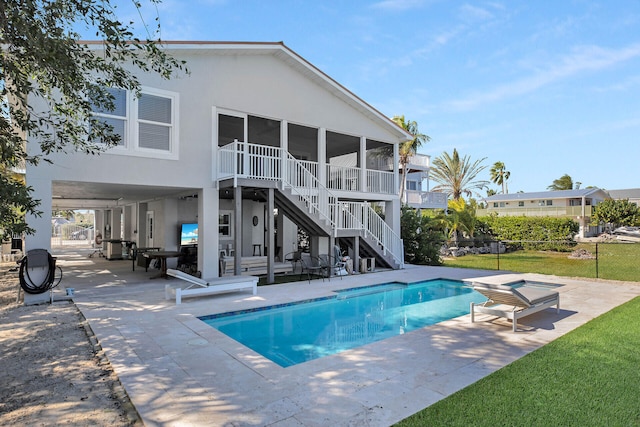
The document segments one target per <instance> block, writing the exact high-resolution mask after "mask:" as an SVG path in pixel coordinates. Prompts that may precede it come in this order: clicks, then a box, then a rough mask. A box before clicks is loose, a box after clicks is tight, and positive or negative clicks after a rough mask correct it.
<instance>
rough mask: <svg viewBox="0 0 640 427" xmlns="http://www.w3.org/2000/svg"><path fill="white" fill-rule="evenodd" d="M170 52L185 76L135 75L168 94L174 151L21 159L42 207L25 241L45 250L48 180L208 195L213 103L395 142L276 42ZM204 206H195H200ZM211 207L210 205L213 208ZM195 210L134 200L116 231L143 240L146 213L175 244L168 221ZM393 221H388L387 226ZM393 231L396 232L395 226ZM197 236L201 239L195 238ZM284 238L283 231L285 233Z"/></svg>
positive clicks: (210, 267)
mask: <svg viewBox="0 0 640 427" xmlns="http://www.w3.org/2000/svg"><path fill="white" fill-rule="evenodd" d="M273 51H276V52H275V53H273ZM170 53H171V54H173V55H174V56H175V57H177V58H178V59H185V60H186V61H187V68H188V69H189V71H190V74H189V75H186V74H184V73H183V74H182V75H180V76H178V77H175V78H173V79H172V80H169V81H167V80H163V79H161V78H160V77H158V76H156V75H153V74H145V75H139V79H140V83H141V85H142V86H143V88H151V89H161V90H164V91H169V92H174V93H177V98H176V103H175V108H176V109H177V110H176V116H175V126H176V127H177V131H176V140H175V141H173V143H174V144H176V146H177V147H178V148H177V150H178V151H177V156H176V158H175V159H172V158H166V157H167V156H161V157H164V158H158V157H150V156H148V155H144V154H141V153H129V154H128V155H121V154H115V153H114V152H106V153H102V154H101V155H96V156H93V155H85V154H82V153H74V152H72V151H70V152H69V153H62V154H54V155H51V156H50V157H49V158H50V159H51V160H52V164H48V163H44V162H43V163H40V164H39V165H38V167H33V166H28V167H27V182H28V185H32V186H34V189H35V192H34V196H35V198H38V199H41V200H43V205H42V208H43V210H44V211H45V216H44V217H43V218H42V219H37V218H31V219H30V220H29V221H30V223H31V225H32V226H34V225H35V226H36V228H37V230H38V234H36V235H35V236H32V237H28V238H27V246H28V247H31V248H34V247H43V248H47V249H50V239H49V228H50V223H49V220H48V217H47V212H50V205H51V203H50V200H51V183H52V181H70V182H73V181H78V182H89V183H110V184H121V185H131V184H134V185H148V186H163V187H175V188H176V191H178V190H181V189H184V188H191V189H194V190H196V191H200V190H202V189H206V190H207V191H208V193H207V194H208V195H210V196H211V197H213V196H214V195H217V194H218V193H217V192H218V190H217V188H216V185H215V182H214V181H213V177H215V176H216V174H215V169H214V165H215V151H214V149H213V147H216V146H217V133H216V129H217V123H216V122H215V114H212V111H213V112H214V113H215V111H217V110H218V109H223V110H232V111H237V112H240V113H247V114H251V115H255V116H261V117H266V118H272V119H276V120H286V121H288V122H289V123H293V124H300V125H305V126H309V127H313V128H318V129H326V130H327V131H334V132H339V133H343V134H347V135H353V136H357V137H360V138H369V139H372V140H376V141H382V142H389V143H397V142H398V141H399V139H400V138H401V135H400V134H399V133H398V132H397V130H394V129H393V128H392V127H390V126H388V124H385V125H383V122H382V118H381V117H380V116H376V114H375V113H374V112H373V111H372V110H371V109H370V107H368V106H365V105H364V104H362V103H361V101H353V102H354V104H351V103H347V102H345V101H344V100H343V99H341V97H345V96H350V95H348V94H347V95H345V94H346V93H347V92H346V91H344V90H343V89H340V88H337V87H336V86H335V85H334V86H331V84H330V85H322V86H321V85H320V84H319V83H318V81H322V80H323V79H325V81H328V79H327V78H326V76H324V77H323V76H322V75H321V73H317V72H315V71H312V67H311V66H310V65H309V64H306V63H304V62H303V61H301V60H299V59H297V58H296V57H295V55H292V54H290V53H288V52H287V51H285V50H283V51H278V49H271V51H268V52H267V53H263V54H252V53H251V52H241V54H229V52H228V51H227V52H225V53H224V54H217V52H216V51H215V50H207V49H206V48H199V49H197V50H193V51H189V50H188V49H178V50H175V51H170ZM290 63H293V64H294V65H295V68H294V67H292V66H291V65H290ZM301 64H302V66H301ZM352 99H356V98H355V97H353V98H352ZM359 102H360V104H359ZM354 105H357V106H358V107H354ZM257 142H259V141H257ZM34 148H37V145H35V144H33V142H30V144H29V149H30V150H33V149H34ZM131 154H134V155H131ZM321 170H322V171H324V168H322V167H321ZM47 202H49V203H48V204H47ZM227 202H228V201H227V200H220V204H219V209H228V210H233V204H232V203H231V204H229V206H227ZM396 205H399V204H396ZM48 206H49V207H48ZM209 208H210V207H209V206H203V207H202V209H204V210H206V209H209ZM211 208H214V209H217V208H218V206H211ZM197 209H198V207H197V205H196V206H192V207H189V208H184V209H183V207H181V206H180V204H179V202H178V201H177V199H175V200H173V201H167V200H163V201H160V200H154V199H150V200H142V201H140V202H139V203H138V204H137V205H136V206H133V207H132V208H131V209H128V210H126V211H125V212H126V216H125V220H127V221H128V220H131V221H132V222H135V225H133V226H131V227H129V226H127V227H126V228H125V235H124V236H122V237H123V238H125V239H126V238H132V239H133V240H137V241H138V245H139V246H145V244H146V237H145V236H146V225H145V213H146V212H147V211H153V212H154V215H155V224H156V227H155V233H154V241H153V243H154V246H159V247H162V248H164V249H168V250H171V249H176V248H177V245H178V231H177V227H178V224H179V223H181V222H185V221H191V220H193V212H194V210H197ZM261 209H262V208H260V214H258V215H257V216H258V218H259V220H260V224H259V226H258V227H253V226H251V231H253V230H254V229H257V230H260V233H261V232H262V230H263V227H264V224H262V222H263V215H262V211H261ZM254 214H255V210H252V209H251V208H248V209H245V210H244V216H245V217H246V218H244V219H245V220H246V219H247V218H248V219H249V221H248V222H247V224H251V222H250V219H251V218H252V217H253V215H254ZM127 218H128V219H127ZM216 221H217V218H216ZM396 222H397V221H394V225H395V223H396ZM212 225H213V224H211V223H209V229H211V228H215V226H212ZM216 225H217V224H216ZM394 228H395V227H394ZM396 231H397V233H398V234H399V233H400V230H399V226H398V228H397V229H396ZM282 232H283V233H284V230H283V231H282ZM253 234H254V233H252V232H250V233H247V234H246V235H243V239H245V243H247V244H245V245H244V247H245V252H246V251H247V250H248V251H252V246H251V245H252V243H254V241H255V240H257V242H256V243H261V244H263V242H262V236H261V235H260V236H259V237H258V236H255V235H253ZM208 235H210V236H211V237H210V238H212V239H214V241H215V242H216V246H218V244H219V246H218V247H223V248H225V247H226V245H227V243H233V240H230V241H222V240H220V241H219V242H218V236H217V232H216V233H215V235H212V234H211V233H208ZM200 240H201V241H202V237H201V239H200ZM287 240H289V238H288V237H287V238H286V239H285V241H287ZM283 246H285V247H284V248H283V253H286V252H287V251H288V245H286V244H283ZM206 247H207V248H209V249H207V250H209V251H211V250H213V252H212V253H209V254H205V255H204V256H205V258H211V257H216V258H217V256H218V253H217V251H218V247H216V248H212V247H211V246H209V245H207V246H206ZM262 250H264V247H263V248H262ZM243 255H245V254H243ZM199 256H200V255H199ZM174 261H175V260H174ZM199 267H200V268H204V270H206V271H204V270H203V275H204V276H206V277H210V276H213V275H214V274H217V263H205V265H204V266H201V263H199Z"/></svg>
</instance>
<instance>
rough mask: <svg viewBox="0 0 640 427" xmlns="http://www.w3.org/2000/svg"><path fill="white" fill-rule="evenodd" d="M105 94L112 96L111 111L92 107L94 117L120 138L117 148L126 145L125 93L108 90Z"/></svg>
mask: <svg viewBox="0 0 640 427" xmlns="http://www.w3.org/2000/svg"><path fill="white" fill-rule="evenodd" d="M107 92H109V93H110V94H111V96H113V98H114V100H113V106H114V109H113V111H109V110H106V109H103V108H98V107H96V106H94V111H95V114H96V116H98V117H100V120H102V121H103V122H104V123H106V124H108V125H110V126H111V127H113V133H114V134H116V135H118V136H120V142H119V143H118V146H120V147H124V146H126V145H127V132H126V130H127V110H128V108H127V91H126V90H124V89H117V88H108V89H107Z"/></svg>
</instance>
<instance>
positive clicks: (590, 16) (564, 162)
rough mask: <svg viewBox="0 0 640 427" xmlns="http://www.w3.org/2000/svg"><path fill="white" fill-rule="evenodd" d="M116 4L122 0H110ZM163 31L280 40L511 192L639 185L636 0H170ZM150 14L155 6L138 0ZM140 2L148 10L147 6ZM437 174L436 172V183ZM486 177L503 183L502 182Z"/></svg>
mask: <svg viewBox="0 0 640 427" xmlns="http://www.w3.org/2000/svg"><path fill="white" fill-rule="evenodd" d="M115 4H120V5H121V6H122V7H121V8H120V9H119V10H121V12H120V14H121V16H122V17H127V18H131V19H134V20H136V21H137V20H139V16H138V15H136V14H131V15H130V16H129V15H128V14H129V13H131V10H130V9H131V8H130V4H131V1H130V0H116V2H115ZM157 9H158V10H157V13H158V14H159V16H160V23H161V28H162V33H161V36H162V38H163V39H164V40H207V41H283V42H284V43H285V44H286V45H287V46H288V47H289V48H291V49H293V50H294V51H295V52H297V53H298V54H299V55H301V56H302V57H304V58H305V59H307V60H308V61H310V62H311V63H313V64H314V65H315V66H317V67H318V68H320V69H321V70H322V71H324V72H325V73H327V74H328V75H329V76H331V77H332V78H334V79H335V80H337V81H338V82H339V83H341V84H342V85H344V86H345V87H347V88H348V89H349V90H351V91H352V92H354V93H355V94H356V95H358V96H359V97H361V98H362V99H364V100H365V101H366V102H368V103H369V104H371V105H372V106H374V107H375V108H376V109H378V110H379V111H381V112H382V113H383V114H385V115H387V116H389V117H391V116H394V115H402V114H404V115H405V117H406V118H407V119H410V120H415V121H416V122H417V123H418V125H419V129H420V131H421V132H422V133H426V134H427V135H429V136H430V137H431V141H430V142H429V143H428V144H426V145H425V146H424V147H423V148H422V149H421V150H420V152H421V153H424V154H429V155H431V157H432V159H433V158H435V157H437V156H439V155H441V154H442V153H443V152H449V153H451V152H452V151H453V149H454V148H457V150H458V152H459V153H460V154H461V155H462V156H465V155H466V156H469V157H470V158H471V159H472V160H478V159H482V158H486V160H484V163H483V164H485V165H487V166H488V167H487V169H486V171H485V172H484V173H483V174H482V175H481V176H480V178H481V179H486V180H488V179H489V168H490V166H491V165H492V164H493V163H494V162H496V161H502V162H503V163H505V165H506V168H507V170H508V171H510V172H511V178H510V179H509V181H508V188H509V192H510V193H513V192H517V191H543V190H545V189H546V188H547V187H548V186H549V185H551V183H552V182H553V180H554V179H557V178H559V177H560V176H562V175H564V174H569V175H570V176H571V177H572V178H573V180H574V182H581V183H582V187H583V188H584V187H586V186H597V187H600V188H605V189H611V190H613V189H621V188H637V187H640V179H639V176H638V175H639V174H638V164H639V162H640V144H639V142H640V141H639V139H640V138H639V135H640V1H637V0H627V1H622V0H607V1H606V2H605V1H572V0H553V1H552V0H536V1H530V0H525V1H517V0H514V1H467V2H465V1H456V0H441V1H439V0H381V1H358V0H350V1H333V0H326V1H301V0H297V1H296V0H289V1H264V0H244V1H243V0H235V1H234V0H190V1H184V0H164V1H163V3H161V4H160V5H159V6H158V7H157ZM143 10H144V11H145V14H144V16H146V18H145V20H146V21H148V22H150V23H153V21H152V19H153V18H154V17H155V16H156V8H155V7H154V6H150V5H149V3H145V2H144V1H143ZM147 13H148V14H149V15H147ZM432 185H433V184H432ZM492 188H494V189H498V187H497V186H496V185H492Z"/></svg>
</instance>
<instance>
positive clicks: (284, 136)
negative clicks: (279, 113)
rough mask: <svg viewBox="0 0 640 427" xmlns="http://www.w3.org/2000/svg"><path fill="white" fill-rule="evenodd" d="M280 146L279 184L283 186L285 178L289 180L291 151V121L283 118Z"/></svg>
mask: <svg viewBox="0 0 640 427" xmlns="http://www.w3.org/2000/svg"><path fill="white" fill-rule="evenodd" d="M280 148H281V157H280V163H281V166H280V183H279V186H280V187H282V184H283V182H284V180H285V179H286V180H287V181H289V168H288V166H287V163H288V162H287V157H288V156H287V154H288V153H289V122H287V121H286V120H283V121H281V122H280Z"/></svg>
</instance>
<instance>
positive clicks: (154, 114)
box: [26, 42, 411, 277]
mask: <svg viewBox="0 0 640 427" xmlns="http://www.w3.org/2000/svg"><path fill="white" fill-rule="evenodd" d="M95 48H96V49H100V43H95ZM165 48H166V50H167V52H168V53H170V54H171V55H172V56H174V57H175V58H177V59H180V60H186V61H187V67H188V68H189V71H190V73H189V74H184V75H181V76H178V77H176V78H173V79H172V80H169V81H166V80H163V79H161V78H160V77H159V76H157V75H153V74H142V75H139V79H140V82H141V85H142V92H141V95H140V96H139V97H135V96H134V94H133V93H130V92H128V91H126V90H121V89H117V88H116V89H112V90H111V92H112V94H113V95H114V97H115V104H116V108H115V110H114V111H96V114H97V115H98V116H100V117H102V118H104V120H105V121H108V123H110V124H111V125H112V126H113V127H114V129H115V131H116V132H118V133H119V135H120V136H121V142H120V144H119V145H118V146H117V147H114V148H111V149H109V150H108V151H106V152H104V153H102V154H100V155H98V156H91V155H85V154H82V153H75V152H70V153H64V154H56V155H53V156H52V157H51V159H52V160H53V163H52V164H44V163H43V164H40V165H38V166H37V167H33V166H29V167H27V171H26V178H27V183H28V185H30V186H32V187H33V188H34V196H35V197H36V198H37V199H40V200H41V201H42V205H41V209H42V211H43V212H45V215H43V216H42V217H28V219H27V220H28V222H29V224H30V226H31V227H33V228H34V229H35V230H36V233H35V234H34V235H30V236H27V238H26V246H27V249H30V248H46V249H50V237H51V236H50V234H51V218H50V214H49V213H50V212H51V211H52V209H94V210H95V211H96V232H100V233H101V234H102V237H103V239H107V240H108V239H124V240H130V241H134V242H136V243H137V245H138V246H144V247H161V248H163V249H167V250H177V249H178V248H179V247H180V241H179V239H180V235H179V228H180V226H181V225H182V224H184V223H194V224H197V234H198V239H197V247H198V251H197V268H198V270H200V271H201V272H202V274H203V275H204V276H205V277H211V276H214V275H217V274H218V273H219V272H218V268H219V264H218V262H217V260H218V258H219V257H220V255H221V254H226V255H233V256H236V257H242V256H253V255H262V256H267V258H268V268H267V270H268V271H269V277H273V269H272V267H273V263H274V260H276V259H282V257H283V256H284V254H286V253H288V252H291V251H294V250H296V249H297V245H298V241H297V236H298V233H297V230H298V228H301V229H303V230H304V231H305V232H306V233H307V235H308V236H309V240H310V250H311V252H312V253H316V254H323V253H331V248H333V245H335V244H336V243H340V244H341V246H343V247H344V248H348V249H349V251H350V252H351V253H352V254H353V255H354V256H355V257H361V256H367V257H375V258H376V259H377V264H378V265H383V266H386V267H390V268H401V267H402V265H403V246H402V241H401V240H400V237H399V236H400V205H401V201H400V199H399V195H398V189H399V179H400V174H399V171H398V166H397V165H398V144H399V143H401V142H404V141H406V140H408V139H410V138H411V135H410V134H408V133H407V132H406V131H405V130H403V129H402V128H400V127H399V126H397V125H396V124H395V123H393V122H392V121H391V120H390V119H389V118H387V117H386V116H384V115H383V114H382V113H380V112H379V111H377V110H376V109H375V108H373V107H372V106H371V105H369V104H367V103H366V102H365V101H364V100H362V99H360V98H359V97H358V96H356V95H355V94H353V93H352V92H350V91H349V90H348V89H346V88H345V87H344V86H342V85H340V84H339V83H338V82H336V81H335V80H333V79H332V78H331V77H329V76H328V75H327V74H325V73H323V72H322V71H321V70H319V69H318V68H316V67H315V66H313V65H312V64H310V63H309V62H308V61H306V60H305V59H304V58H302V57H301V56H299V55H298V54H296V53H295V52H293V51H292V50H291V49H289V48H288V47H287V46H285V45H284V44H283V43H231V42H226V43H217V42H216V43H214V42H173V43H172V42H168V43H166V45H165ZM28 147H29V150H37V149H38V145H37V141H29V144H28ZM381 147H392V150H391V152H392V153H393V156H392V159H390V161H389V162H388V163H389V164H392V165H393V167H392V168H391V169H389V168H386V169H383V168H377V167H374V166H371V165H370V163H369V162H368V160H367V159H368V157H370V156H371V153H373V152H377V151H379V148H381ZM374 205H378V206H381V207H382V209H383V211H384V219H382V217H381V216H380V215H378V214H377V213H376V211H375V210H374V209H373V206H374ZM237 265H239V263H236V266H237ZM236 274H240V272H239V270H236Z"/></svg>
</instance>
